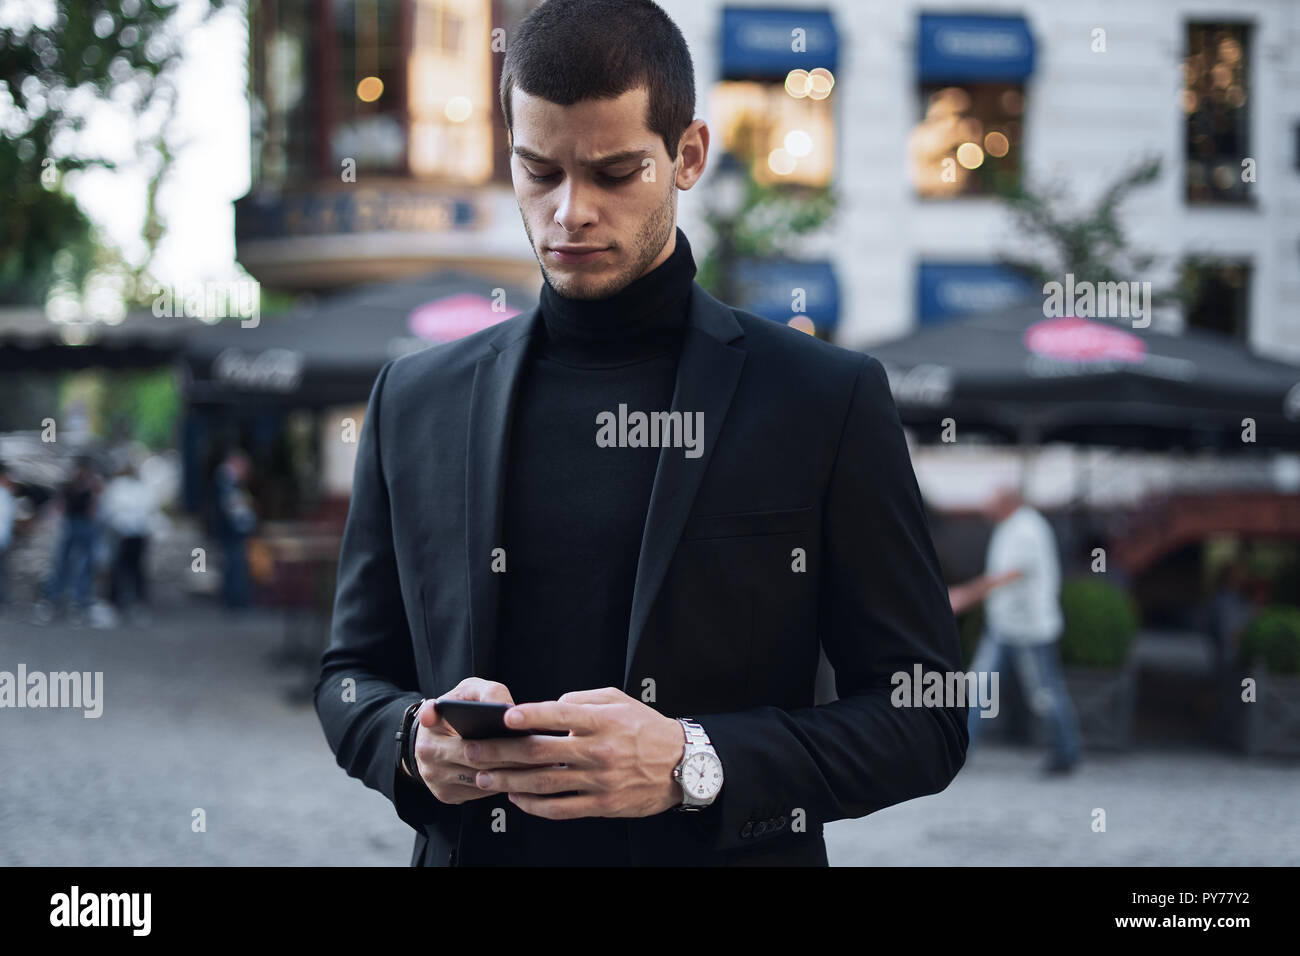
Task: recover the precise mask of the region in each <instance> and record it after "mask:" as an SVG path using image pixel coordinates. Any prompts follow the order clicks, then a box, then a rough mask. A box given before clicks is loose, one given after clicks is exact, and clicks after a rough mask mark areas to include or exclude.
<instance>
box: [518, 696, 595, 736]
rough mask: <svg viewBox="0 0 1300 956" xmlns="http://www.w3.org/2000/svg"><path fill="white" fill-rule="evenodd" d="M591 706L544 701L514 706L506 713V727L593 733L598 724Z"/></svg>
mask: <svg viewBox="0 0 1300 956" xmlns="http://www.w3.org/2000/svg"><path fill="white" fill-rule="evenodd" d="M597 709H598V708H597V706H596V705H593V704H562V703H560V702H559V701H556V700H545V701H540V702H538V703H533V704H516V705H515V706H513V707H511V708H510V709H509V710H507V711H506V717H505V720H506V725H507V726H508V727H510V728H511V729H512V730H568V731H569V732H571V733H587V734H589V733H594V732H595V731H596V729H597V728H598V726H599V724H600V719H599V717H598V715H597V713H596V711H597Z"/></svg>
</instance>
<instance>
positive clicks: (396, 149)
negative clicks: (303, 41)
mask: <svg viewBox="0 0 1300 956" xmlns="http://www.w3.org/2000/svg"><path fill="white" fill-rule="evenodd" d="M331 7H332V10H331V16H332V24H331V26H332V36H331V40H332V41H333V42H332V46H333V56H334V59H335V67H334V88H335V92H334V95H335V100H334V102H335V104H336V106H335V113H334V116H333V123H332V126H331V129H330V140H329V143H330V155H331V160H332V168H333V169H336V170H337V169H342V165H343V163H344V161H345V160H349V159H350V160H353V161H355V163H356V169H357V172H381V173H400V172H404V171H405V166H406V155H405V154H406V132H405V129H404V127H403V123H402V115H403V113H404V112H405V103H404V96H405V89H404V86H403V80H404V75H403V69H402V68H403V65H404V61H405V51H404V50H403V38H402V3H401V0H331Z"/></svg>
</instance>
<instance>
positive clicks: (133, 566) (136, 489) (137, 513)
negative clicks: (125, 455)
mask: <svg viewBox="0 0 1300 956" xmlns="http://www.w3.org/2000/svg"><path fill="white" fill-rule="evenodd" d="M155 510H156V504H155V502H154V496H153V492H152V491H151V490H150V489H149V486H148V485H146V484H145V483H144V482H143V481H141V480H140V478H139V476H138V475H137V474H136V471H135V468H134V467H133V466H131V465H130V464H125V465H123V466H122V467H121V468H120V469H119V470H118V474H117V477H115V478H114V479H113V480H112V481H111V482H109V484H108V488H107V489H105V491H104V506H103V512H104V523H105V524H106V525H107V526H108V527H109V528H110V529H111V530H112V532H113V534H114V536H115V537H116V539H117V541H116V547H115V548H114V552H113V566H112V570H111V571H110V575H109V599H110V600H111V601H112V602H113V605H114V606H115V607H116V608H117V609H118V610H119V611H121V612H123V613H133V614H135V615H136V616H137V620H139V615H140V614H141V613H142V611H143V607H144V606H145V605H148V603H149V584H148V576H147V575H146V574H145V570H144V564H145V556H146V554H147V551H148V543H149V531H150V528H151V526H152V524H153V518H154V512H155Z"/></svg>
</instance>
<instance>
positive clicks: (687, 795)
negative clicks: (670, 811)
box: [673, 717, 722, 810]
mask: <svg viewBox="0 0 1300 956" xmlns="http://www.w3.org/2000/svg"><path fill="white" fill-rule="evenodd" d="M677 720H678V721H679V722H680V723H681V725H682V727H683V728H684V729H685V731H686V750H685V752H684V753H683V754H682V761H681V763H679V764H678V765H677V766H676V767H674V768H673V779H674V780H676V781H677V783H678V784H679V785H680V786H681V788H682V793H683V795H684V799H683V801H682V803H681V804H680V805H678V806H677V807H675V808H674V809H677V810H703V809H704V808H705V807H707V806H709V805H710V804H711V803H713V801H714V800H715V799H717V796H718V792H719V791H720V790H721V789H722V760H721V759H719V757H718V754H717V751H715V750H714V749H713V744H711V743H709V735H708V734H706V733H705V732H704V728H703V727H701V726H700V725H699V724H697V723H695V722H694V721H692V720H691V718H690V717H678V718H677Z"/></svg>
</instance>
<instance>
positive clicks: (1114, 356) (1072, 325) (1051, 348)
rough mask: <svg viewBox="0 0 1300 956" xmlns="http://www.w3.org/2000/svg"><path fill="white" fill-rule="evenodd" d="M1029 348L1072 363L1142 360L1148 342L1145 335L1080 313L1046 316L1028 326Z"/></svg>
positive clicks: (1034, 351)
mask: <svg viewBox="0 0 1300 956" xmlns="http://www.w3.org/2000/svg"><path fill="white" fill-rule="evenodd" d="M1025 348H1027V349H1029V351H1031V352H1033V353H1035V354H1036V355H1045V356H1047V357H1048V358H1054V359H1064V360H1065V361H1069V362H1095V361H1098V360H1107V359H1109V360H1111V361H1116V362H1141V361H1142V359H1143V357H1144V356H1145V355H1146V351H1147V344H1146V343H1145V342H1143V341H1142V338H1141V336H1137V335H1134V334H1133V333H1132V332H1126V331H1125V330H1123V329H1117V328H1115V326H1113V325H1106V324H1104V323H1102V322H1094V321H1093V320H1091V319H1083V318H1079V317H1078V316H1073V315H1071V316H1066V317H1064V318H1060V319H1044V320H1043V321H1042V322H1035V323H1034V324H1033V325H1031V326H1030V327H1029V328H1027V329H1025Z"/></svg>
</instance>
